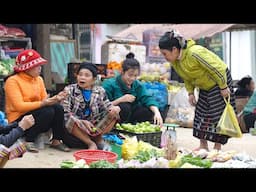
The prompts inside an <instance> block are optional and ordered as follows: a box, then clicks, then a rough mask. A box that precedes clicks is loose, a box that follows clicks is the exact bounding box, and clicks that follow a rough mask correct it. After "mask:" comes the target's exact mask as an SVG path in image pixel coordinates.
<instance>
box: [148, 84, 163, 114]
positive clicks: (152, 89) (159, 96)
mask: <svg viewBox="0 0 256 192" xmlns="http://www.w3.org/2000/svg"><path fill="white" fill-rule="evenodd" d="M144 86H145V87H146V89H147V91H148V93H149V94H150V95H152V97H153V98H154V99H155V100H156V101H157V102H158V105H159V109H160V110H161V111H162V110H164V109H165V107H166V106H167V104H168V91H167V87H166V85H165V84H162V83H159V82H145V83H144Z"/></svg>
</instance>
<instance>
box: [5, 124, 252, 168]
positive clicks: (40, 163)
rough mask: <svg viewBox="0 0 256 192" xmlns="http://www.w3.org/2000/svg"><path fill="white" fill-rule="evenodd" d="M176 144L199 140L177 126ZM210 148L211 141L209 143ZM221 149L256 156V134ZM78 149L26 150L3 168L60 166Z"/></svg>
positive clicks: (193, 145)
mask: <svg viewBox="0 0 256 192" xmlns="http://www.w3.org/2000/svg"><path fill="white" fill-rule="evenodd" d="M176 131H177V144H178V146H179V147H184V148H187V149H194V148H196V147H198V144H199V140H198V139H197V138H195V137H193V136H192V129H190V128H177V129H176ZM209 146H210V149H211V148H212V147H213V143H209ZM222 149H223V151H227V150H236V151H237V152H245V153H247V154H248V155H250V156H252V157H254V158H256V150H255V149H256V136H252V135H250V134H244V135H243V137H242V138H231V139H229V141H228V143H227V144H226V145H224V146H223V148H222ZM76 150H78V149H72V151H71V152H62V151H57V150H55V149H52V148H49V146H46V148H45V149H44V150H40V152H39V153H30V152H26V153H25V154H24V156H23V157H22V158H17V159H13V160H11V161H8V162H7V164H6V165H5V168H60V163H61V162H62V161H63V160H75V159H74V157H73V153H74V152H75V151H76Z"/></svg>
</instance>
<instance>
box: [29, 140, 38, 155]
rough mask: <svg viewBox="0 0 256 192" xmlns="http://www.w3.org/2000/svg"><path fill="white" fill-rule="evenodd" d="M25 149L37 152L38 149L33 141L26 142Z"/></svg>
mask: <svg viewBox="0 0 256 192" xmlns="http://www.w3.org/2000/svg"><path fill="white" fill-rule="evenodd" d="M26 150H27V151H28V152H31V153H38V152H39V150H38V148H37V147H36V146H35V144H34V142H26Z"/></svg>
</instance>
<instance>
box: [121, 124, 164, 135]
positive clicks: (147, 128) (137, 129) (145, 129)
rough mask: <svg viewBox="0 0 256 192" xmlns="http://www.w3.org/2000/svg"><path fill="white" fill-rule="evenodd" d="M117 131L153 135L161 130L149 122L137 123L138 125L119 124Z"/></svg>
mask: <svg viewBox="0 0 256 192" xmlns="http://www.w3.org/2000/svg"><path fill="white" fill-rule="evenodd" d="M116 129H118V130H124V131H129V132H132V133H152V132H159V131H161V128H160V127H159V126H158V125H153V124H151V123H150V122H149V121H145V122H141V123H137V124H136V125H133V124H131V123H123V124H119V123H117V124H116Z"/></svg>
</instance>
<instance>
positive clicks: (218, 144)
mask: <svg viewBox="0 0 256 192" xmlns="http://www.w3.org/2000/svg"><path fill="white" fill-rule="evenodd" d="M213 149H216V150H218V151H220V150H221V144H220V143H215V144H214V147H213Z"/></svg>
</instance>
